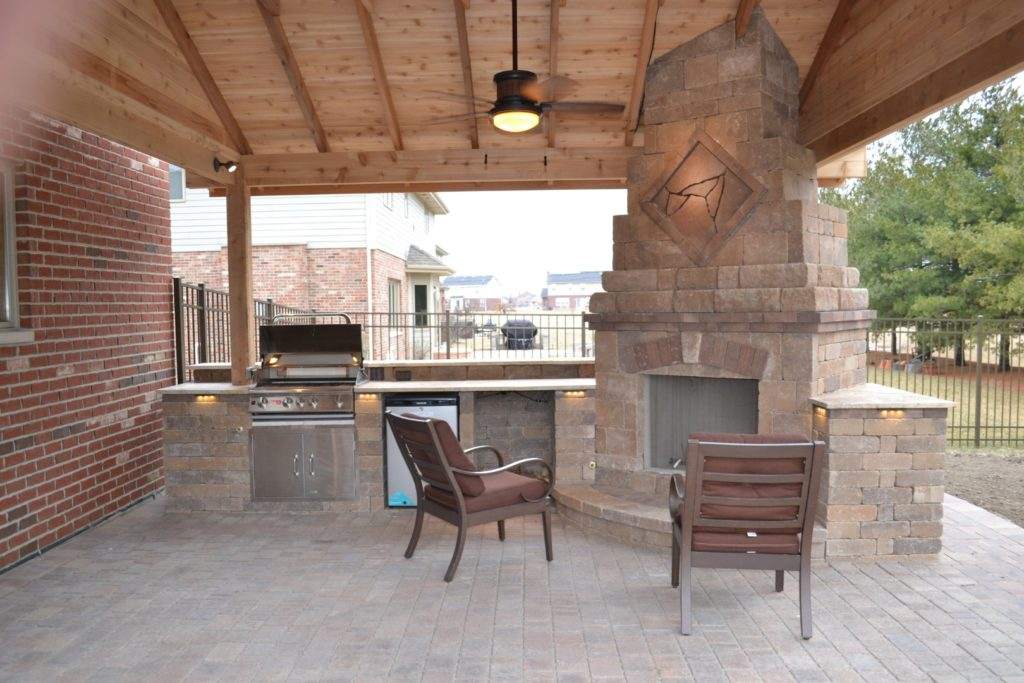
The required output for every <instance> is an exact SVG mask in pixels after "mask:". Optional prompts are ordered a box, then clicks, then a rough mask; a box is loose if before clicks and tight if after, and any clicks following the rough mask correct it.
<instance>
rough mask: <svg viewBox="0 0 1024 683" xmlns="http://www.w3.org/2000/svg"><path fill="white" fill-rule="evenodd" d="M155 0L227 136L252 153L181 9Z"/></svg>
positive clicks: (161, 0) (242, 149) (169, 1)
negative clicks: (182, 18)
mask: <svg viewBox="0 0 1024 683" xmlns="http://www.w3.org/2000/svg"><path fill="white" fill-rule="evenodd" d="M153 1H154V3H155V4H156V8H157V10H158V11H159V12H160V16H162V17H163V19H164V23H165V24H167V28H168V29H169V30H170V32H171V35H172V36H173V37H174V42H176V43H177V44H178V49H180V50H181V53H182V55H183V56H184V57H185V61H186V62H187V63H188V66H189V69H191V70H192V75H194V76H195V78H196V80H197V81H199V86H200V87H201V88H202V89H203V92H204V93H206V98H207V99H208V100H209V101H210V106H212V107H213V110H214V112H216V114H217V118H219V119H220V122H221V124H222V125H223V126H224V130H226V131H227V134H228V137H230V138H231V142H232V143H233V144H234V146H235V148H236V149H237V150H238V152H239V153H241V154H252V147H250V146H249V141H248V140H246V138H245V134H244V133H242V128H241V126H239V125H238V121H237V120H236V119H235V115H234V114H232V113H231V108H230V107H228V103H227V100H225V99H224V95H223V94H222V93H221V91H220V88H218V87H217V83H216V82H215V81H214V80H213V75H211V74H210V70H209V69H208V68H206V62H205V61H204V60H203V57H202V55H201V54H199V48H197V47H196V44H195V42H194V41H193V40H192V36H190V35H189V33H188V30H187V29H186V28H185V24H184V23H182V21H181V16H180V15H179V14H178V10H176V9H175V8H174V4H173V3H172V2H171V0H153Z"/></svg>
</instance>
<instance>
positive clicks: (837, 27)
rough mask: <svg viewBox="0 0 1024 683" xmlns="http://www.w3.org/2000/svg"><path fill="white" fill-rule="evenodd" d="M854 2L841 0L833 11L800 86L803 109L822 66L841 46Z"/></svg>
mask: <svg viewBox="0 0 1024 683" xmlns="http://www.w3.org/2000/svg"><path fill="white" fill-rule="evenodd" d="M854 2H856V0H839V4H838V5H836V11H835V12H833V13H832V20H831V21H829V22H828V28H827V29H825V35H824V36H822V38H821V43H820V44H819V45H818V51H817V52H816V53H815V54H814V61H813V62H811V67H810V68H809V69H808V70H807V75H806V76H804V82H803V84H802V85H801V86H800V108H801V109H803V106H804V102H806V101H807V96H808V95H809V94H810V92H811V90H812V89H813V88H814V81H816V80H817V78H818V73H819V72H820V71H821V67H822V66H824V64H825V62H827V61H828V59H829V57H831V56H832V53H834V52H835V51H836V48H838V47H839V37H840V35H842V32H843V27H845V26H846V22H847V21H848V20H849V18H850V10H851V9H852V8H853V3H854Z"/></svg>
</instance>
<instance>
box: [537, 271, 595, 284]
mask: <svg viewBox="0 0 1024 683" xmlns="http://www.w3.org/2000/svg"><path fill="white" fill-rule="evenodd" d="M548 284H549V285H576V284H601V271H600V270H585V271H582V272H579V273H548Z"/></svg>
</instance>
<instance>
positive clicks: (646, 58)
mask: <svg viewBox="0 0 1024 683" xmlns="http://www.w3.org/2000/svg"><path fill="white" fill-rule="evenodd" d="M660 6H661V3H660V2H659V1H658V0H645V2H644V23H643V27H642V28H641V30H640V48H639V50H638V51H637V55H636V66H635V68H634V70H633V86H632V88H631V89H630V93H629V105H628V106H627V107H626V137H627V144H628V143H629V141H631V139H632V135H633V132H634V131H636V127H637V125H638V124H639V122H640V104H641V103H642V102H643V97H644V80H645V79H646V78H647V65H648V63H650V61H651V52H652V51H653V50H654V29H655V28H656V27H657V24H658V8H659V7H660Z"/></svg>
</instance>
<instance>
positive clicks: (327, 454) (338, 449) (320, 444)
mask: <svg viewBox="0 0 1024 683" xmlns="http://www.w3.org/2000/svg"><path fill="white" fill-rule="evenodd" d="M303 450H304V454H303V468H304V470H305V478H306V489H305V497H306V498H310V499H315V500H355V498H356V455H355V450H356V446H355V427H354V426H349V425H346V426H340V427H329V428H327V427H320V428H317V429H311V430H309V431H306V432H305V433H304V434H303Z"/></svg>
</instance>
